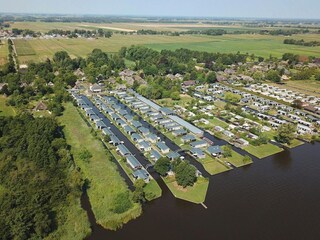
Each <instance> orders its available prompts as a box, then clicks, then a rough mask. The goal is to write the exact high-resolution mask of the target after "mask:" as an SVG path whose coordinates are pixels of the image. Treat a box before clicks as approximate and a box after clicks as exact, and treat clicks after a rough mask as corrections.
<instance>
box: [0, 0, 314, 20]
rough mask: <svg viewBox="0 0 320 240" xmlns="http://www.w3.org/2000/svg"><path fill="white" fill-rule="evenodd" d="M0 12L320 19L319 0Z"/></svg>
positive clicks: (100, 0) (150, 1) (165, 1)
mask: <svg viewBox="0 0 320 240" xmlns="http://www.w3.org/2000/svg"><path fill="white" fill-rule="evenodd" d="M0 12H2V13H4V12H8V13H58V14H99V15H130V16H193V17H241V18H292V19H297V18H298V19H302V18H306V19H320V0H0Z"/></svg>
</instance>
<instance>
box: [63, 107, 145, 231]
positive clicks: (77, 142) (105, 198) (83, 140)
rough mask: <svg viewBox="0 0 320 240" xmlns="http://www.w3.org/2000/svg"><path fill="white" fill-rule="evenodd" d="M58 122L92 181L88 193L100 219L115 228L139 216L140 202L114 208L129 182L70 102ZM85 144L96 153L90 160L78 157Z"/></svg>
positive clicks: (74, 153) (84, 172) (98, 221)
mask: <svg viewBox="0 0 320 240" xmlns="http://www.w3.org/2000/svg"><path fill="white" fill-rule="evenodd" d="M59 122H60V123H61V125H62V126H64V129H63V130H64V133H65V136H66V139H67V142H68V144H70V145H71V152H72V154H73V156H74V160H75V163H76V165H77V166H78V167H79V168H80V169H81V171H82V173H83V177H84V178H87V179H88V180H89V181H90V188H89V189H88V196H89V199H90V202H91V205H92V210H93V212H94V214H95V217H96V220H97V223H98V224H100V225H102V226H103V227H105V228H107V229H116V228H119V227H121V226H122V224H123V223H126V222H128V221H130V220H131V219H134V218H136V217H138V216H139V215H140V214H141V206H140V205H139V204H133V207H132V208H130V209H129V210H128V211H126V212H124V213H122V214H116V213H114V212H113V210H112V209H113V208H114V206H115V204H116V202H115V200H116V197H117V195H118V194H119V193H123V192H126V191H128V186H127V185H126V183H125V181H124V179H123V178H122V177H121V176H120V173H119V172H118V169H117V166H116V165H115V164H114V163H113V162H112V161H110V153H108V152H107V151H106V149H105V148H104V147H103V145H102V143H101V142H100V141H99V140H98V139H97V138H95V137H94V136H93V135H92V134H91V133H90V128H89V127H88V126H87V125H86V123H85V121H84V120H83V119H82V118H81V117H80V115H79V113H78V111H77V109H76V108H75V107H74V106H73V105H72V104H71V103H67V104H66V105H65V111H64V114H63V116H61V117H59ZM84 148H86V149H87V150H88V151H89V152H90V153H91V154H92V155H93V157H92V158H91V159H90V160H89V161H88V162H84V161H82V160H81V158H80V157H79V154H80V152H81V151H82V150H83V149H84Z"/></svg>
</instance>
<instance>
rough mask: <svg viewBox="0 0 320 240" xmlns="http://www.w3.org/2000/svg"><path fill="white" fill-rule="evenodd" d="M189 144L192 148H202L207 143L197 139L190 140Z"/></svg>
mask: <svg viewBox="0 0 320 240" xmlns="http://www.w3.org/2000/svg"><path fill="white" fill-rule="evenodd" d="M190 146H191V147H193V148H203V147H207V146H208V143H207V142H206V141H204V140H199V141H195V142H191V143H190Z"/></svg>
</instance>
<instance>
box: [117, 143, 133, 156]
mask: <svg viewBox="0 0 320 240" xmlns="http://www.w3.org/2000/svg"><path fill="white" fill-rule="evenodd" d="M117 152H118V153H119V154H120V155H121V156H129V155H131V152H130V151H129V150H128V148H127V147H126V146H125V145H123V144H119V145H118V146H117Z"/></svg>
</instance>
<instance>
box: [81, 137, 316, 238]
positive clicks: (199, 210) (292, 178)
mask: <svg viewBox="0 0 320 240" xmlns="http://www.w3.org/2000/svg"><path fill="white" fill-rule="evenodd" d="M159 183H161V181H159ZM161 187H162V189H163V196H162V197H161V198H160V199H158V200H155V201H153V202H151V203H148V204H146V205H145V206H144V208H143V214H142V216H141V217H139V218H138V219H136V220H133V221H131V222H129V223H128V224H126V225H125V226H124V227H123V228H122V229H120V230H118V231H115V232H114V231H108V230H104V229H103V228H101V227H100V226H99V225H97V224H95V223H94V222H95V221H94V217H93V216H92V211H91V210H90V204H89V201H87V196H86V195H85V194H84V195H83V197H82V206H83V207H84V208H85V209H86V210H87V211H88V213H89V215H90V220H91V224H92V230H93V231H92V235H91V236H90V237H89V238H88V239H90V240H91V239H92V240H100V239H101V240H102V239H103V240H104V239H106V240H109V239H110V240H122V239H124V240H126V239H140V240H144V239H148V240H149V239H152V240H163V239H170V240H171V239H176V240H180V239H183V240H193V239H199V240H206V239H210V240H212V239H218V240H223V239H246V240H247V239H255V240H259V239H263V240H264V239H268V240H269V239H275V240H278V239H279V240H286V239H290V240H292V239H297V240H298V239H299V240H300V239H306V240H313V239H314V240H319V239H320V144H319V143H314V144H304V145H302V146H299V147H297V148H294V149H291V150H285V151H284V152H281V153H279V154H276V155H273V156H271V157H268V158H264V159H262V160H259V159H254V163H253V164H252V165H250V166H246V167H242V168H238V169H234V170H232V171H229V172H226V173H222V174H219V175H216V176H211V177H210V185H209V190H208V194H207V198H206V201H205V204H206V205H207V207H208V209H205V208H203V207H202V206H201V205H196V204H191V203H188V202H185V201H182V200H179V199H175V198H174V197H173V196H172V194H171V193H170V191H169V190H168V189H167V187H166V186H165V185H164V184H161Z"/></svg>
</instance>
